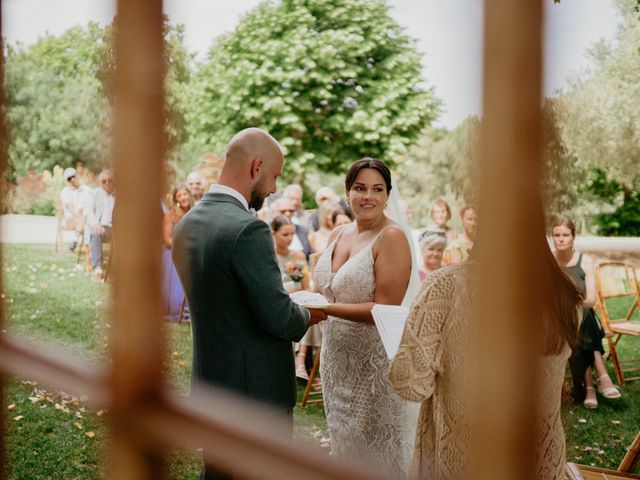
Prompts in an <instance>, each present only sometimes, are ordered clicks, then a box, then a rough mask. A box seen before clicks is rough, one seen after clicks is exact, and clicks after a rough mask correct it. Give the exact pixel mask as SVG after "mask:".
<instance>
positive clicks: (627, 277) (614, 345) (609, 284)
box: [595, 262, 640, 385]
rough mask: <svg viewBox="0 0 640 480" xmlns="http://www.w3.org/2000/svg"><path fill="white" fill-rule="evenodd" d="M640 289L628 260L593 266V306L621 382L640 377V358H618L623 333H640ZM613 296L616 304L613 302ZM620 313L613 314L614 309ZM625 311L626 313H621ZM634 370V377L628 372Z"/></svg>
mask: <svg viewBox="0 0 640 480" xmlns="http://www.w3.org/2000/svg"><path fill="white" fill-rule="evenodd" d="M639 290H640V288H639V287H638V278H637V275H636V271H635V267H634V266H632V265H630V264H628V263H621V262H605V263H601V264H599V265H598V266H597V267H596V305H595V309H596V310H597V312H598V313H599V314H600V318H601V319H602V324H603V328H604V330H605V332H606V337H607V342H608V344H609V353H608V356H609V358H611V362H612V363H613V367H614V369H615V372H616V378H617V380H618V383H619V384H620V385H624V383H625V382H630V381H633V380H640V375H639V374H637V372H640V359H638V358H633V359H624V360H623V359H621V358H620V355H619V353H618V342H619V341H620V339H621V338H622V337H623V335H630V336H635V337H638V336H640V292H639ZM612 299H619V300H616V303H617V305H613V304H612V303H613V302H612V301H611V300H612ZM616 310H617V311H618V312H622V313H618V314H615V311H616ZM624 311H626V314H625V313H624ZM634 373H636V375H635V376H630V374H634Z"/></svg>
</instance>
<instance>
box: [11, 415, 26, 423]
mask: <svg viewBox="0 0 640 480" xmlns="http://www.w3.org/2000/svg"><path fill="white" fill-rule="evenodd" d="M23 418H24V416H23V415H18V416H17V417H13V419H14V420H15V421H16V422H19V421H20V420H22V419H23Z"/></svg>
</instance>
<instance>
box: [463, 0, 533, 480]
mask: <svg viewBox="0 0 640 480" xmlns="http://www.w3.org/2000/svg"><path fill="white" fill-rule="evenodd" d="M484 41H485V44H484V45H485V46H484V49H485V50H484V94H483V104H484V121H483V139H482V152H481V153H482V154H481V169H480V171H481V172H482V178H481V187H480V188H481V192H480V205H479V238H478V250H479V252H478V254H479V260H478V262H479V264H480V266H481V268H480V269H479V270H480V271H479V278H478V279H477V280H478V282H479V284H478V285H479V289H478V293H479V299H480V311H479V317H478V319H477V320H478V321H477V322H476V327H477V332H478V335H479V336H478V347H479V350H478V351H477V352H476V354H477V360H478V362H477V363H476V364H477V365H478V371H477V372H476V375H475V378H476V379H477V385H476V387H477V396H475V397H474V403H475V406H476V408H477V411H476V416H475V418H476V419H477V421H476V427H477V428H476V429H475V431H474V434H475V437H474V439H475V445H474V448H473V449H472V452H473V454H474V457H475V458H474V462H475V463H474V467H475V468H474V478H477V479H479V480H484V479H487V480H488V479H491V480H511V479H514V478H519V479H533V478H534V477H535V473H534V461H535V428H534V426H535V401H534V395H535V393H536V390H535V384H536V375H535V373H536V372H535V357H534V355H535V352H534V347H535V345H534V343H535V342H534V341H532V340H533V339H534V338H537V337H536V336H535V331H536V330H535V329H536V322H537V319H539V318H540V317H539V309H538V306H537V300H538V299H539V298H540V297H539V296H538V295H539V292H538V289H537V285H536V282H535V280H532V279H536V278H540V277H539V276H538V275H537V272H538V268H539V263H540V262H539V261H537V259H536V248H538V252H539V250H540V249H539V245H540V242H539V241H538V242H536V236H538V237H539V236H540V235H543V234H544V228H543V217H542V215H541V214H542V206H541V202H540V194H539V184H540V138H541V133H540V131H541V128H540V125H541V114H540V98H541V78H542V2H541V0H531V1H528V2H521V1H518V0H486V1H485V32H484Z"/></svg>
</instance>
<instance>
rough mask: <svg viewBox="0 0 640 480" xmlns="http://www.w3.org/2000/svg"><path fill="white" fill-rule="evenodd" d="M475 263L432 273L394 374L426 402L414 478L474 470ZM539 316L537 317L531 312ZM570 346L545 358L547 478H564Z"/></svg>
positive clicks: (542, 399) (409, 393)
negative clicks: (564, 394)
mask: <svg viewBox="0 0 640 480" xmlns="http://www.w3.org/2000/svg"><path fill="white" fill-rule="evenodd" d="M470 268H471V267H470V265H469V264H462V265H454V266H450V267H447V268H443V269H441V270H437V271H436V272H433V273H431V274H430V275H429V276H428V277H427V280H426V282H425V285H424V286H423V289H422V291H421V292H420V294H419V295H418V297H417V298H416V300H415V302H414V304H413V308H412V310H411V313H410V315H409V319H408V320H407V326H406V327H405V331H404V334H403V338H402V342H401V344H400V349H399V351H398V354H397V355H396V357H395V359H394V361H393V363H392V366H391V370H390V372H389V379H390V381H391V383H392V384H393V385H394V386H395V388H396V391H397V392H398V393H399V394H400V395H401V396H402V397H404V398H406V399H408V400H413V401H419V402H422V409H421V411H420V419H419V422H418V428H417V432H416V445H415V452H414V457H413V464H412V477H413V478H435V479H438V480H455V479H462V478H471V477H470V476H469V475H468V473H467V472H466V468H467V466H468V465H467V464H466V460H468V459H469V457H470V452H469V443H470V441H469V431H470V428H469V426H470V425H469V423H470V422H469V421H468V416H467V412H469V408H470V407H469V405H468V402H469V401H470V399H471V398H472V396H471V392H470V391H469V389H470V382H469V378H468V372H469V365H468V362H470V361H473V359H470V358H469V351H471V349H470V345H469V341H470V338H469V337H470V335H469V333H470V332H471V328H470V319H471V318H472V316H471V313H472V312H473V308H472V302H471V296H472V292H470V288H469V283H468V282H467V280H468V278H469V275H470V271H469V270H470ZM527 321H534V319H527ZM569 355H570V349H569V347H568V346H567V347H566V348H565V349H564V351H563V352H562V353H561V354H559V355H551V356H545V357H542V358H541V361H540V375H541V376H540V378H542V379H544V381H542V382H539V384H540V387H539V390H538V393H539V397H538V401H539V407H538V408H539V418H538V421H537V425H538V431H537V432H536V433H537V437H536V438H537V439H538V441H537V452H536V460H537V462H536V464H537V475H536V478H537V479H539V480H552V479H553V480H556V479H558V480H560V479H563V478H564V476H563V467H564V463H565V437H564V430H563V428H562V423H561V419H560V394H561V391H562V382H563V379H564V371H565V365H566V361H567V359H568V357H569Z"/></svg>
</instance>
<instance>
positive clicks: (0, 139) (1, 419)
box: [0, 0, 8, 480]
mask: <svg viewBox="0 0 640 480" xmlns="http://www.w3.org/2000/svg"><path fill="white" fill-rule="evenodd" d="M2 33H3V32H2V0H0V175H2V174H4V171H5V168H6V166H7V126H6V123H5V112H6V110H5V109H6V106H5V100H6V96H5V92H4V37H3V36H2ZM2 185H3V184H0V199H2V200H1V201H2V202H4V201H5V194H6V192H5V191H4V188H2ZM3 253H4V252H2V250H0V265H4V262H3V260H4V254H3ZM2 272H4V268H2V269H0V292H4V278H3V275H2ZM4 329H5V325H4V302H1V303H0V335H4V333H2V332H3V331H4ZM5 378H6V377H5V375H4V374H2V373H0V411H1V412H2V414H0V480H4V479H5V478H7V471H6V465H7V448H6V445H7V438H8V437H7V430H6V421H7V420H6V411H7V410H6V403H7V397H6V390H5Z"/></svg>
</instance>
